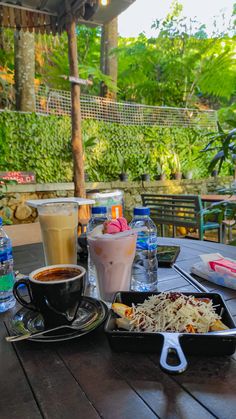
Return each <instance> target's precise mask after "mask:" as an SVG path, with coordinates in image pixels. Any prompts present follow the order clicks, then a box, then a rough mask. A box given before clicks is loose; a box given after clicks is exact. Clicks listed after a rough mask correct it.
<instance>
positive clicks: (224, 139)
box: [201, 122, 236, 173]
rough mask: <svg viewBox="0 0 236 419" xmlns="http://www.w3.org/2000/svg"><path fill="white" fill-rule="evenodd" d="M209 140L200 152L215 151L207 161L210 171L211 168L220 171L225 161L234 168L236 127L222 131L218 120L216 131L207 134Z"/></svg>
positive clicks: (235, 160) (235, 163)
mask: <svg viewBox="0 0 236 419" xmlns="http://www.w3.org/2000/svg"><path fill="white" fill-rule="evenodd" d="M206 137H208V138H209V139H210V141H209V142H208V144H207V145H206V147H204V149H203V150H201V151H202V152H205V153H211V155H212V154H213V153H212V152H215V154H214V155H213V157H212V159H211V161H210V162H209V166H208V170H209V172H210V173H211V172H212V171H213V169H216V168H217V169H218V172H219V173H220V171H221V169H222V166H223V165H225V163H227V165H228V167H230V166H231V167H232V168H233V169H234V170H235V167H236V128H234V129H232V130H230V131H224V130H223V128H222V127H221V125H220V124H219V122H218V132H217V133H212V132H211V133H209V134H207V136H206Z"/></svg>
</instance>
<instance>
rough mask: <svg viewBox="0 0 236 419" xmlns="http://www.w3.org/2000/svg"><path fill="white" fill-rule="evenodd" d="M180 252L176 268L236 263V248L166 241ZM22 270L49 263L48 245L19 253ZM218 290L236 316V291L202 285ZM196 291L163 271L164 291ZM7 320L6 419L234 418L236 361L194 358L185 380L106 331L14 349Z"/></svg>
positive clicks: (0, 408) (2, 349)
mask: <svg viewBox="0 0 236 419" xmlns="http://www.w3.org/2000/svg"><path fill="white" fill-rule="evenodd" d="M159 242H160V244H175V245H180V246H181V252H180V255H179V257H178V260H177V263H178V265H179V266H180V267H182V268H183V269H185V270H186V271H188V272H189V271H190V267H191V266H192V264H193V263H195V262H197V261H199V255H200V254H203V253H213V252H220V253H221V254H223V255H224V256H228V257H231V258H236V248H235V247H233V246H226V245H222V244H216V243H211V242H200V241H198V240H187V239H186V240H183V239H182V240H181V239H168V238H162V239H160V240H159ZM14 261H15V268H16V269H18V270H19V271H20V272H22V273H25V274H28V273H29V272H30V271H31V270H33V269H36V268H38V267H40V266H42V265H43V264H44V258H43V250H42V244H41V243H37V244H30V245H26V246H19V247H15V248H14ZM200 281H201V282H202V283H203V284H204V285H205V286H206V287H207V288H208V289H209V291H217V292H219V293H220V294H221V295H222V296H223V297H224V298H225V301H226V303H227V306H228V307H229V309H230V311H231V313H232V315H233V316H234V317H236V291H233V290H230V289H227V288H223V287H217V286H216V285H215V284H212V283H210V282H208V281H203V280H200ZM167 290H175V291H177V290H179V291H190V292H191V291H194V288H193V287H192V286H191V285H189V284H188V283H187V282H186V281H185V280H184V279H183V278H181V277H180V276H179V275H178V274H177V273H176V272H175V271H173V270H172V269H171V268H159V284H158V291H167ZM18 309H19V306H17V307H16V308H15V309H14V310H11V311H8V312H7V313H4V314H1V315H0V325H1V326H0V333H1V342H0V354H1V363H0V365H1V374H0V418H1V419H15V418H17V419H18V418H19V419H25V418H29V419H38V418H48V419H54V418H55V419H58V418H59V419H74V418H79V419H85V418H86V419H90V418H91V419H96V418H105V419H133V418H135V419H136V418H137V419H146V418H147V419H152V418H163V419H164V418H168V419H178V418H180V419H199V418H201V419H209V418H221V419H231V418H232V419H234V418H235V417H236V396H235V393H236V356H235V354H234V355H233V356H224V357H223V356H221V357H196V356H188V361H189V367H188V369H187V371H186V372H185V373H183V374H182V375H179V376H170V375H168V374H165V373H164V372H162V371H161V370H160V368H159V356H158V355H155V354H148V353H147V354H142V353H132V354H131V353H128V352H122V353H118V352H113V351H112V350H111V349H110V347H109V344H108V341H107V339H106V337H105V335H104V332H103V326H102V327H100V328H99V329H97V330H96V331H94V332H92V333H91V334H88V335H86V336H83V337H81V338H77V339H74V340H71V341H67V342H58V343H51V344H50V343H37V342H32V341H28V342H18V343H15V344H9V343H7V342H6V341H5V339H4V336H6V334H7V323H8V319H9V318H10V317H11V316H12V315H13V312H14V311H16V310H18Z"/></svg>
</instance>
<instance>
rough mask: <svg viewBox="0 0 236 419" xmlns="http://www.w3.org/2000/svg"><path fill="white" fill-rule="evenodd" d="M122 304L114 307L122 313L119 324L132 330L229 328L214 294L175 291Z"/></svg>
mask: <svg viewBox="0 0 236 419" xmlns="http://www.w3.org/2000/svg"><path fill="white" fill-rule="evenodd" d="M120 306H123V307H122V309H119V303H118V304H113V307H112V308H113V310H114V311H115V312H116V313H117V314H119V315H120V316H121V317H122V318H121V319H117V320H118V321H117V326H118V327H121V328H125V329H127V330H130V331H139V332H167V331H168V332H187V333H207V332H209V331H212V330H220V329H227V326H225V325H224V324H223V323H222V322H221V316H220V315H218V314H217V313H216V310H215V309H216V306H214V305H213V301H212V300H211V299H210V298H196V297H195V296H193V295H190V296H187V295H184V294H181V293H174V292H171V293H161V294H159V295H152V296H150V297H149V298H148V299H146V300H145V301H144V302H143V303H142V304H137V305H135V304H132V307H129V306H125V305H120ZM125 307H126V308H125Z"/></svg>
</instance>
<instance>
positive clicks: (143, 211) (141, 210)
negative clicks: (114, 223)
mask: <svg viewBox="0 0 236 419" xmlns="http://www.w3.org/2000/svg"><path fill="white" fill-rule="evenodd" d="M134 215H150V208H148V207H135V208H134Z"/></svg>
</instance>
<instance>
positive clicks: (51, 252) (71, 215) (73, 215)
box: [38, 202, 78, 265]
mask: <svg viewBox="0 0 236 419" xmlns="http://www.w3.org/2000/svg"><path fill="white" fill-rule="evenodd" d="M38 213H39V222H40V227H41V233H42V239H43V249H44V256H45V262H46V265H57V264H76V263H77V229H78V205H77V204H76V203H73V202H67V203H50V204H44V205H40V206H39V207H38Z"/></svg>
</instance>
